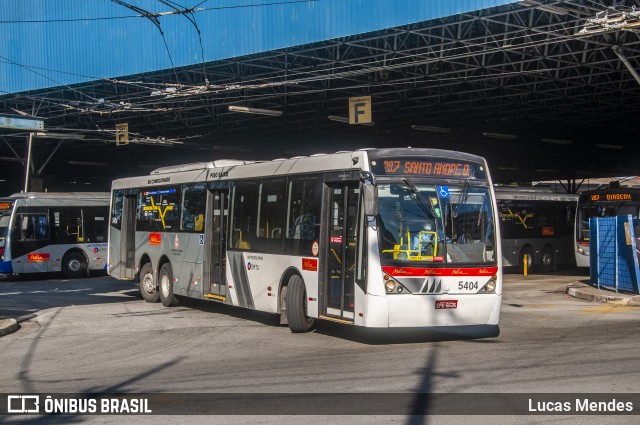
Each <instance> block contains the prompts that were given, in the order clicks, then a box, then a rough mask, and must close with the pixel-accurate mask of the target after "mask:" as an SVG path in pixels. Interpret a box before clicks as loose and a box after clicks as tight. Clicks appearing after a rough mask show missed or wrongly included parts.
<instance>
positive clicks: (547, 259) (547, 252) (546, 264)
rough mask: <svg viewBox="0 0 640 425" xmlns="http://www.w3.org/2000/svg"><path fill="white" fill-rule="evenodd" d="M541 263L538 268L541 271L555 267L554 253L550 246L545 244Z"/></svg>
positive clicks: (552, 269) (549, 270)
mask: <svg viewBox="0 0 640 425" xmlns="http://www.w3.org/2000/svg"><path fill="white" fill-rule="evenodd" d="M541 263H542V265H541V267H540V269H541V270H542V271H543V272H551V271H554V270H555V269H556V254H555V252H554V251H553V247H552V246H545V247H544V249H543V250H542V261H541Z"/></svg>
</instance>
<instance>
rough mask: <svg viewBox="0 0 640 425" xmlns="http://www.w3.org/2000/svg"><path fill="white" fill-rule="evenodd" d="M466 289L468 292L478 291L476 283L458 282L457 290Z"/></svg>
mask: <svg viewBox="0 0 640 425" xmlns="http://www.w3.org/2000/svg"><path fill="white" fill-rule="evenodd" d="M463 289H466V290H468V291H472V290H474V289H475V290H478V282H477V281H476V282H464V281H460V282H458V290H463Z"/></svg>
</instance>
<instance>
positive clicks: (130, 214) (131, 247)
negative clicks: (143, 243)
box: [120, 195, 137, 279]
mask: <svg viewBox="0 0 640 425" xmlns="http://www.w3.org/2000/svg"><path fill="white" fill-rule="evenodd" d="M136 200H137V198H136V196H129V195H125V196H124V197H123V199H122V225H121V232H120V238H121V239H120V264H121V272H120V276H121V277H120V278H121V279H133V278H134V277H135V273H136V270H135V268H136V262H135V256H136Z"/></svg>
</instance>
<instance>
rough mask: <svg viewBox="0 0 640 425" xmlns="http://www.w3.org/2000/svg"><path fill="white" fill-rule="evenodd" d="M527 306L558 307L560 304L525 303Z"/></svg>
mask: <svg viewBox="0 0 640 425" xmlns="http://www.w3.org/2000/svg"><path fill="white" fill-rule="evenodd" d="M524 307H526V308H550V307H558V304H528V305H527V304H525V305H524Z"/></svg>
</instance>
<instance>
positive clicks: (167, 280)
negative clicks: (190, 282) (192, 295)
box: [158, 263, 180, 307]
mask: <svg viewBox="0 0 640 425" xmlns="http://www.w3.org/2000/svg"><path fill="white" fill-rule="evenodd" d="M158 280H159V282H160V302H162V305H163V306H165V307H176V306H179V305H180V300H179V299H178V298H177V297H176V295H174V293H173V270H171V264H169V263H165V264H163V265H162V267H160V274H159V275H158Z"/></svg>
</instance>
